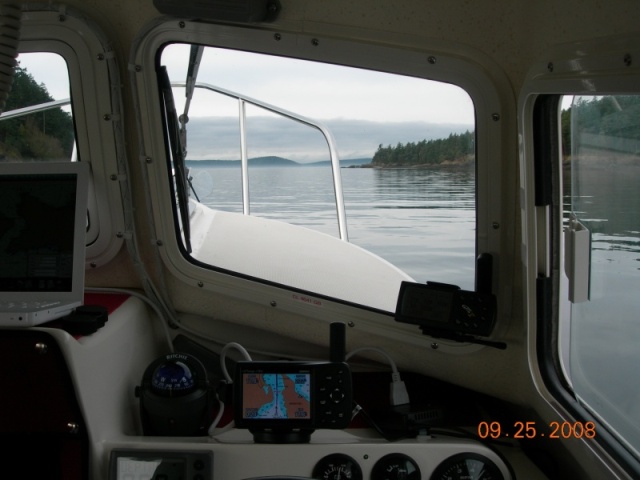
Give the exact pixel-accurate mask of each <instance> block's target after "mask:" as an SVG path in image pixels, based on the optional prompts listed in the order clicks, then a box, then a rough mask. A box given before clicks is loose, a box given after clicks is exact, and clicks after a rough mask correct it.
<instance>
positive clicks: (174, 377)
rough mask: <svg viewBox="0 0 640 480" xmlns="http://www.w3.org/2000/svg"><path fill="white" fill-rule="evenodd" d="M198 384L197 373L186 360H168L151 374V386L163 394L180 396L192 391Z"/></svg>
mask: <svg viewBox="0 0 640 480" xmlns="http://www.w3.org/2000/svg"><path fill="white" fill-rule="evenodd" d="M195 385H196V380H195V375H194V373H193V371H192V369H191V368H190V367H189V365H187V364H186V363H185V362H183V361H180V360H173V359H172V360H167V361H165V362H163V363H161V364H160V365H158V366H157V367H156V369H155V370H154V371H153V374H152V375H151V387H152V388H153V390H154V391H155V392H157V393H159V394H161V395H166V396H179V395H184V394H187V393H190V392H191V391H192V390H193V389H194V388H195Z"/></svg>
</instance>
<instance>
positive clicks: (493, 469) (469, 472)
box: [430, 453, 504, 480]
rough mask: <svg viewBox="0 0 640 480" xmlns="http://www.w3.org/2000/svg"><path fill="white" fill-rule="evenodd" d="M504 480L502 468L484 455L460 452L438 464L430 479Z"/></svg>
mask: <svg viewBox="0 0 640 480" xmlns="http://www.w3.org/2000/svg"><path fill="white" fill-rule="evenodd" d="M459 479H460V480H461V479H465V480H504V476H503V475H502V472H500V469H499V468H498V467H497V466H496V464H495V463H493V462H492V461H491V460H489V459H488V458H487V457H485V456H484V455H480V454H477V453H459V454H457V455H453V456H452V457H449V458H447V459H446V460H445V461H444V462H442V463H441V464H440V465H438V468H436V469H435V471H434V472H433V474H432V475H431V479H430V480H459Z"/></svg>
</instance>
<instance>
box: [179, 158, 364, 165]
mask: <svg viewBox="0 0 640 480" xmlns="http://www.w3.org/2000/svg"><path fill="white" fill-rule="evenodd" d="M248 163H249V165H250V166H252V167H315V166H319V165H320V166H321V165H329V164H330V163H331V162H330V161H329V160H324V161H320V162H310V163H300V162H295V161H293V160H289V159H287V158H283V157H277V156H269V157H255V158H250V159H249V161H248ZM370 164H371V158H350V159H347V160H342V159H341V160H340V166H341V167H353V166H362V165H370ZM239 165H240V160H187V166H188V167H206V168H211V167H215V168H225V167H238V166H239Z"/></svg>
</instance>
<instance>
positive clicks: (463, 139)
mask: <svg viewBox="0 0 640 480" xmlns="http://www.w3.org/2000/svg"><path fill="white" fill-rule="evenodd" d="M474 156H475V134H474V133H473V132H469V131H466V132H465V133H461V134H458V133H451V134H450V135H449V137H448V138H439V139H435V140H422V141H420V142H417V143H414V142H409V143H407V144H402V143H398V144H397V145H396V146H395V147H392V146H391V145H389V146H387V147H383V146H382V144H380V145H379V146H378V150H377V151H376V153H375V154H374V156H373V159H372V161H371V163H372V164H373V165H378V166H393V165H397V166H407V165H439V164H441V163H443V162H456V161H465V160H467V159H468V158H470V157H474Z"/></svg>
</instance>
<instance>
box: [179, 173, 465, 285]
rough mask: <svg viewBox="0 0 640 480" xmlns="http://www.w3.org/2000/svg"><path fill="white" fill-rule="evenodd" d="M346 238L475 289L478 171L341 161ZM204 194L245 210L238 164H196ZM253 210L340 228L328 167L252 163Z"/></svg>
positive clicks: (411, 268)
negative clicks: (346, 165) (356, 165)
mask: <svg viewBox="0 0 640 480" xmlns="http://www.w3.org/2000/svg"><path fill="white" fill-rule="evenodd" d="M341 171H342V182H343V192H344V198H345V205H346V210H347V225H348V232H349V240H350V241H351V242H352V243H354V244H356V245H358V246H361V247H363V248H365V249H367V250H369V251H372V252H374V253H376V254H377V255H379V256H381V257H383V258H384V259H386V260H387V261H389V262H391V263H393V264H394V265H396V266H397V267H399V268H400V269H402V270H403V271H405V272H406V273H408V274H409V275H411V276H412V277H413V278H414V279H415V280H417V281H421V282H423V281H426V280H434V281H441V282H447V283H454V284H457V285H460V286H461V287H462V288H466V289H473V286H474V278H473V277H474V257H475V175H474V170H473V169H472V168H469V169H463V170H444V169H443V170H426V169H421V170H416V169H388V170H378V169H365V168H345V169H342V170H341ZM191 175H192V176H193V178H194V184H195V186H196V189H197V190H198V191H202V192H204V194H202V193H201V194H199V195H200V200H201V201H202V202H203V203H204V204H206V205H209V206H211V207H213V208H217V209H221V210H226V211H234V212H241V211H242V203H241V199H242V194H241V190H240V180H239V179H240V171H239V169H236V168H208V169H201V168H194V169H192V171H191ZM249 176H250V187H249V190H250V197H251V214H252V215H257V216H261V217H266V218H271V219H277V220H284V221H287V222H290V223H293V224H296V225H302V226H305V227H309V228H313V229H315V230H318V231H321V232H324V233H327V234H330V235H333V236H338V223H337V219H336V211H335V206H334V193H333V187H332V183H331V171H330V169H329V168H328V167H322V166H313V167H263V168H251V169H250V171H249Z"/></svg>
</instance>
